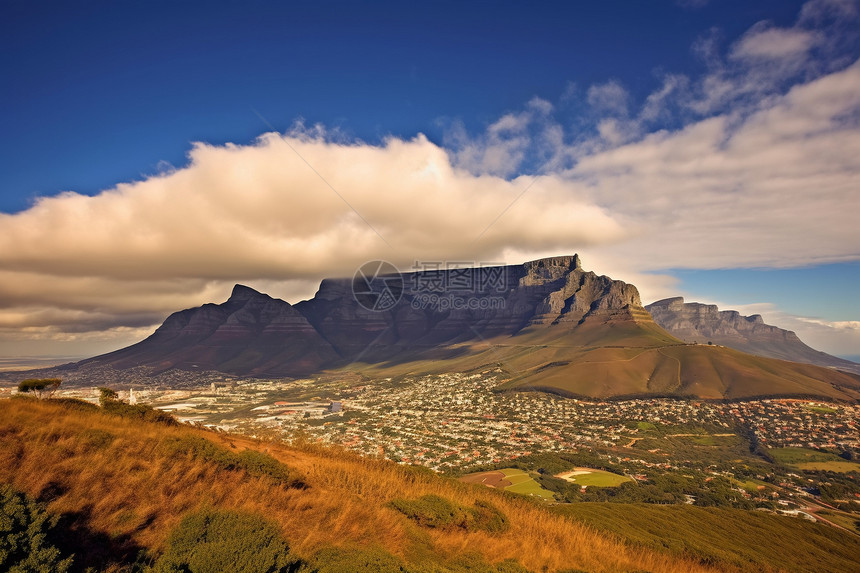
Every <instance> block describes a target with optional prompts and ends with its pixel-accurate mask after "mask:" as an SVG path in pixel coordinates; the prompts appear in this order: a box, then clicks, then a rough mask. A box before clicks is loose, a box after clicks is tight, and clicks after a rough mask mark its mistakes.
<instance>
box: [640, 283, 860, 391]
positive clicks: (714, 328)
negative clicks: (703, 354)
mask: <svg viewBox="0 0 860 573" xmlns="http://www.w3.org/2000/svg"><path fill="white" fill-rule="evenodd" d="M645 308H646V310H648V312H650V313H651V316H652V317H653V318H654V322H656V323H657V324H659V325H660V326H662V327H663V328H664V329H666V330H667V331H668V332H669V333H670V334H672V335H674V336H677V337H678V338H680V339H681V340H684V341H685V342H699V343H706V342H712V343H714V344H719V345H722V346H728V347H729V348H734V349H735V350H740V351H741V352H747V353H749V354H755V355H758V356H766V357H769V358H779V359H781V360H790V361H792V362H803V363H806V364H816V365H818V366H826V367H830V368H838V369H840V370H845V371H847V372H854V373H856V374H860V364H856V363H854V362H850V361H848V360H843V359H842V358H837V357H836V356H831V355H829V354H826V353H824V352H819V351H818V350H815V349H813V348H810V347H809V346H807V345H806V344H804V343H803V342H802V341H801V340H800V339H799V338H798V337H797V335H796V334H795V333H794V332H792V331H790V330H783V329H782V328H778V327H776V326H771V325H769V324H765V322H764V319H763V318H762V316H761V315H760V314H753V315H751V316H742V315H741V314H740V313H739V312H738V311H736V310H720V309H719V308H717V306H716V305H713V304H701V303H698V302H689V303H685V302H684V299H683V298H682V297H674V298H667V299H663V300H658V301H657V302H654V303H652V304H649V305H648V306H646V307H645Z"/></svg>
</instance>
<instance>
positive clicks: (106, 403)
mask: <svg viewBox="0 0 860 573" xmlns="http://www.w3.org/2000/svg"><path fill="white" fill-rule="evenodd" d="M99 392H100V396H99V404H100V405H101V407H102V410H104V411H105V412H106V413H108V414H113V415H114V416H121V417H123V418H132V419H136V420H143V421H145V422H155V423H157V424H165V425H167V426H177V425H179V422H177V421H176V418H174V417H173V416H171V415H170V414H168V413H167V412H162V411H161V410H156V409H155V408H153V407H152V406H148V405H146V404H128V403H126V402H123V401H122V400H120V399H119V395H118V394H117V393H116V391H115V390H111V389H110V388H104V387H99Z"/></svg>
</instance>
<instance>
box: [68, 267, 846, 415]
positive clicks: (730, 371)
mask: <svg viewBox="0 0 860 573" xmlns="http://www.w3.org/2000/svg"><path fill="white" fill-rule="evenodd" d="M382 267H383V265H381V264H380V265H379V266H378V267H373V266H371V268H372V269H373V272H371V273H366V274H363V273H359V274H356V276H355V277H354V278H352V279H348V278H343V279H325V280H323V281H322V283H321V284H320V287H319V290H318V291H317V293H316V294H315V295H314V297H313V298H311V299H310V300H307V301H302V302H299V303H297V304H295V305H291V304H289V303H287V302H285V301H282V300H279V299H274V298H272V297H269V296H268V295H265V294H262V293H259V292H257V291H255V290H253V289H251V288H249V287H246V286H242V285H236V287H235V288H234V289H233V293H232V294H231V296H230V298H229V299H228V300H227V301H226V302H224V303H221V304H205V305H203V306H201V307H198V308H192V309H187V310H183V311H180V312H177V313H174V314H172V315H171V316H170V317H168V318H167V320H165V321H164V324H162V325H161V326H160V327H159V328H158V329H157V330H156V331H155V332H154V333H153V334H152V335H151V336H150V337H149V338H147V339H145V340H143V341H141V342H139V343H137V344H135V345H133V346H129V347H127V348H124V349H122V350H118V351H116V352H112V353H110V354H105V355H102V356H98V357H95V358H91V359H89V360H85V361H83V362H81V363H79V364H78V365H86V364H93V365H100V366H112V367H114V368H119V369H127V368H132V367H137V366H145V367H148V368H150V369H151V371H153V372H163V371H166V370H170V369H181V370H217V371H221V372H225V373H230V374H235V375H240V376H257V377H280V376H291V377H302V376H309V375H313V374H316V373H320V372H322V371H334V370H344V369H347V370H351V371H361V372H364V373H366V374H368V375H371V376H386V377H387V376H396V375H405V374H422V373H440V372H471V371H481V372H483V371H488V370H493V371H499V372H501V373H502V375H503V377H504V378H505V379H506V382H505V383H504V384H503V387H504V388H507V389H513V390H536V389H537V390H548V391H552V392H558V393H562V394H565V395H571V396H585V397H595V398H605V397H617V396H639V395H667V396H697V397H703V398H715V399H716V398H741V397H749V396H764V395H792V396H826V397H830V398H836V399H847V400H854V399H858V398H860V377H856V376H851V375H849V374H845V373H842V372H836V371H833V370H828V369H823V368H818V367H815V366H810V365H801V364H792V363H788V362H783V361H778V360H771V359H767V358H761V357H755V356H749V355H746V354H742V353H740V352H736V351H734V350H731V349H728V348H721V347H708V346H699V345H689V344H685V343H684V342H682V341H681V340H679V339H678V338H676V337H674V336H673V335H671V334H670V333H668V332H666V330H664V329H663V328H661V327H660V326H658V324H657V323H655V322H654V321H653V320H652V318H651V315H650V314H649V313H648V312H647V311H646V310H645V309H644V308H643V307H642V303H641V301H640V298H639V292H638V291H637V289H636V287H635V286H633V285H630V284H627V283H624V282H621V281H617V280H613V279H611V278H609V277H606V276H598V275H597V274H595V273H593V272H590V271H585V270H583V269H582V265H581V261H580V259H579V257H578V256H576V255H573V256H565V257H552V258H546V259H540V260H536V261H531V262H527V263H524V264H521V265H508V266H491V267H480V268H466V269H445V270H425V271H419V272H413V273H403V274H401V273H397V272H396V271H395V270H394V269H393V267H392V268H391V269H390V272H388V273H387V274H386V273H381V272H379V268H382Z"/></svg>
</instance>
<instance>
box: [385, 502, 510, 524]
mask: <svg viewBox="0 0 860 573" xmlns="http://www.w3.org/2000/svg"><path fill="white" fill-rule="evenodd" d="M391 507H393V508H394V509H396V510H397V511H399V512H400V513H402V514H403V515H405V516H406V517H408V518H409V519H412V520H413V521H415V522H416V523H417V524H418V525H421V526H422V527H430V528H433V529H458V528H459V529H465V530H466V531H487V532H489V533H500V532H502V531H505V530H506V529H507V528H508V527H509V525H508V520H507V517H505V514H504V513H502V512H501V511H499V509H498V508H497V507H496V506H494V505H493V504H491V503H489V502H486V501H480V500H479V501H476V502H475V507H473V508H472V507H466V506H463V505H460V504H458V503H455V502H453V501H450V500H448V499H445V498H444V497H440V496H438V495H433V494H428V495H423V496H421V497H419V498H418V499H412V500H407V499H395V500H392V501H391Z"/></svg>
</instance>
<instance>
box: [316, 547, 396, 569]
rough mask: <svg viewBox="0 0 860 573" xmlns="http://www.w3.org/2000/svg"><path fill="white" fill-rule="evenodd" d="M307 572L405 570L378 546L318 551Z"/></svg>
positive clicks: (394, 558)
mask: <svg viewBox="0 0 860 573" xmlns="http://www.w3.org/2000/svg"><path fill="white" fill-rule="evenodd" d="M303 571H307V572H308V573H400V572H402V571H407V569H406V568H405V567H404V566H403V563H402V562H401V561H400V560H399V559H398V558H397V557H395V556H394V555H392V554H391V553H388V552H387V551H385V550H383V549H379V548H372V549H335V548H326V549H323V550H321V551H319V552H318V553H317V554H316V555H314V558H313V559H312V560H311V563H310V564H309V565H308V567H307V568H306V569H304V570H303Z"/></svg>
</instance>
